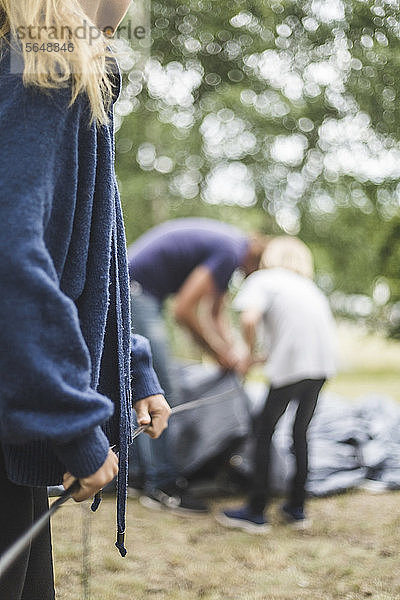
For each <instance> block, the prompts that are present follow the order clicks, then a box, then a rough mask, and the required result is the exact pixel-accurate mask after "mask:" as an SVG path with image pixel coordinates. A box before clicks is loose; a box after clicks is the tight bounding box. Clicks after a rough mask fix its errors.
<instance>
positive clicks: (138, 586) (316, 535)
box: [52, 326, 400, 600]
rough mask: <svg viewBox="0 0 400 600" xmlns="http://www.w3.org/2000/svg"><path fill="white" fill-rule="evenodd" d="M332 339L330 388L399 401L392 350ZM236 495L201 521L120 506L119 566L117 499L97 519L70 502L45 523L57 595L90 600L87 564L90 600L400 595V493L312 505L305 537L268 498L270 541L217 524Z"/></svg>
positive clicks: (398, 354) (372, 341) (60, 599)
mask: <svg viewBox="0 0 400 600" xmlns="http://www.w3.org/2000/svg"><path fill="white" fill-rule="evenodd" d="M340 341H341V360H342V368H341V371H340V373H339V375H338V376H336V377H335V378H334V379H333V380H332V381H331V382H329V384H328V386H329V389H330V390H331V391H332V392H335V393H338V394H340V395H341V396H344V397H346V398H349V399H350V400H353V399H356V398H357V397H359V396H362V395H365V394H369V393H378V394H380V395H382V394H384V395H389V396H392V397H394V398H396V399H397V400H399V401H400V373H399V365H400V346H399V345H398V344H392V343H387V342H386V341H385V340H382V339H380V338H377V337H376V336H375V337H371V336H366V335H365V334H364V333H363V332H360V331H359V330H353V329H352V328H349V327H348V326H345V327H344V326H342V327H341V328H340ZM241 500H242V499H241V498H233V499H232V498H229V499H220V498H219V499H218V498H214V499H212V500H211V511H212V512H211V514H210V515H209V516H205V517H197V518H190V519H188V518H182V517H180V518H179V517H177V516H175V515H172V514H170V513H167V512H162V513H161V512H160V513H158V512H152V511H149V510H147V509H145V508H144V507H142V506H141V505H140V504H139V503H138V502H137V500H135V499H129V501H128V510H127V547H128V555H127V556H126V557H125V558H124V559H123V558H121V557H120V556H119V553H118V551H117V549H116V548H115V547H114V541H115V537H114V536H115V500H114V498H111V497H106V498H105V499H104V500H103V503H102V504H101V506H100V508H99V510H98V511H97V513H94V514H93V513H91V511H90V509H89V504H88V503H83V505H77V504H75V503H73V502H68V503H67V504H66V505H64V506H63V507H62V508H61V510H60V511H59V512H58V513H57V514H56V515H55V516H54V519H53V523H52V526H53V536H54V537H53V539H54V555H55V572H56V585H57V600H78V599H84V600H88V598H89V595H88V594H87V593H86V594H85V593H84V583H85V582H84V581H82V572H83V571H85V567H84V562H85V560H86V563H87V560H88V557H89V559H90V563H91V564H90V571H91V573H90V577H89V580H90V588H91V593H90V599H91V600H198V599H200V600H365V599H368V598H370V599H371V600H400V570H399V568H398V548H399V545H400V544H399V542H400V539H399V537H400V534H399V531H400V510H399V508H398V507H399V494H398V492H386V493H383V494H380V495H372V494H368V493H367V492H362V491H354V492H348V493H346V494H343V495H339V496H333V497H329V498H316V499H311V500H310V501H309V504H308V512H309V515H310V517H311V518H312V519H313V526H312V528H311V530H309V531H306V532H295V531H293V530H291V529H290V528H288V527H287V526H285V525H284V524H282V523H281V522H280V520H279V518H278V515H277V513H278V510H277V509H278V506H279V502H280V501H279V500H275V501H274V502H273V504H272V505H271V507H270V511H269V516H270V518H271V521H272V525H273V528H272V532H271V534H269V535H268V536H251V535H249V534H246V533H244V532H237V531H233V530H226V529H224V528H223V527H221V526H220V525H218V523H217V522H216V521H215V519H214V514H215V513H216V512H217V511H219V510H221V508H222V507H225V506H234V505H236V504H237V503H240V501H241ZM89 533H90V535H89ZM83 546H86V547H87V549H88V553H87V554H88V557H86V559H85V560H83V558H82V547H83ZM86 570H88V565H87V564H86Z"/></svg>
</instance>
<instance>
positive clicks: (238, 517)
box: [215, 506, 271, 534]
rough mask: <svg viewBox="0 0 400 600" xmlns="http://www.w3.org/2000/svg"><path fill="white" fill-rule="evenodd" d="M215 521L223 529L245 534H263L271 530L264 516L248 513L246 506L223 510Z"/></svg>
mask: <svg viewBox="0 0 400 600" xmlns="http://www.w3.org/2000/svg"><path fill="white" fill-rule="evenodd" d="M215 518H216V520H217V521H218V523H220V525H223V526H224V527H231V528H233V529H242V530H243V531H247V533H255V534H264V533H268V532H269V531H270V529H271V527H270V525H269V523H268V521H267V520H266V519H265V518H264V515H263V514H262V513H261V514H254V513H252V512H250V510H249V509H248V507H247V506H243V508H238V509H236V510H224V511H223V512H221V513H219V514H218V515H216V517H215Z"/></svg>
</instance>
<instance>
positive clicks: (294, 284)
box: [233, 268, 336, 387]
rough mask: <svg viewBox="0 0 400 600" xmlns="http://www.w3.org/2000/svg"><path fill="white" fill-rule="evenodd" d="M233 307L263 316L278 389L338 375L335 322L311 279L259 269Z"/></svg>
mask: <svg viewBox="0 0 400 600" xmlns="http://www.w3.org/2000/svg"><path fill="white" fill-rule="evenodd" d="M233 307H234V308H235V309H236V310H239V311H244V310H247V309H250V310H251V309H255V310H257V311H260V312H261V313H262V314H263V324H264V328H262V329H264V331H262V342H263V345H264V346H265V349H266V351H267V352H268V360H267V364H266V371H267V374H268V377H269V379H270V382H271V385H273V386H274V387H281V386H283V385H288V384H290V383H294V382H296V381H301V380H302V379H321V378H323V377H330V376H331V375H333V374H334V373H335V371H336V350H335V346H336V343H335V322H334V319H333V316H332V313H331V310H330V307H329V303H328V300H327V299H326V297H325V296H324V294H323V293H322V292H321V290H320V289H319V288H318V287H317V286H316V285H315V283H314V282H313V281H311V280H310V279H307V278H305V277H302V276H301V275H298V274H297V273H294V272H293V271H289V270H287V269H280V268H279V269H278V268H276V269H262V270H260V271H256V272H255V273H253V274H252V275H250V276H249V277H248V278H247V279H246V280H245V281H244V283H243V285H242V286H241V288H240V290H239V292H238V294H237V296H236V298H235V300H234V302H233Z"/></svg>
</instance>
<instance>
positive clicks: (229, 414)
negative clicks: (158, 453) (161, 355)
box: [169, 364, 251, 474]
mask: <svg viewBox="0 0 400 600" xmlns="http://www.w3.org/2000/svg"><path fill="white" fill-rule="evenodd" d="M178 376H179V385H180V391H181V393H180V397H181V400H182V404H188V403H191V406H190V410H184V411H182V412H178V413H177V414H176V415H174V416H173V417H172V418H171V419H170V425H169V428H170V431H171V435H172V437H173V439H174V443H175V455H176V460H177V462H178V467H179V469H180V471H181V472H182V473H183V474H190V473H193V472H194V471H195V470H196V469H198V468H200V467H201V466H202V465H204V464H205V463H207V461H209V460H210V459H211V458H213V457H214V456H216V455H218V454H220V453H221V452H223V451H224V450H226V448H228V447H229V446H231V445H232V444H234V443H235V442H236V443H237V442H239V441H240V440H242V439H244V438H246V437H248V435H249V433H250V430H251V411H250V401H249V398H248V397H247V395H246V392H245V391H244V389H243V387H242V386H241V384H240V382H239V380H238V378H237V377H236V375H234V374H233V373H228V372H226V371H221V370H220V369H219V368H218V367H214V366H211V365H210V366H204V365H198V364H194V365H187V366H181V367H180V368H179V370H178ZM188 406H189V404H188Z"/></svg>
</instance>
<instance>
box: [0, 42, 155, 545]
mask: <svg viewBox="0 0 400 600" xmlns="http://www.w3.org/2000/svg"><path fill="white" fill-rule="evenodd" d="M9 65H10V60H9V51H8V46H6V45H5V44H4V45H3V47H2V48H1V59H0V131H1V146H0V147H1V150H0V152H1V159H0V381H1V383H0V441H1V444H2V450H3V453H4V458H5V463H6V468H7V473H8V476H9V478H10V480H12V481H13V482H15V483H17V484H22V485H29V486H46V485H55V484H59V483H60V482H61V481H62V476H63V473H64V472H65V471H70V472H72V473H73V474H74V475H75V476H77V477H84V476H87V475H89V474H91V473H93V472H95V471H96V470H97V469H98V468H99V467H100V466H101V465H102V464H103V462H104V460H105V458H106V455H107V452H108V448H109V445H113V444H116V445H117V449H118V450H119V466H120V472H119V486H118V489H119V494H118V510H117V515H118V516H117V520H118V536H119V537H118V543H117V546H118V547H119V549H120V551H121V553H122V554H124V553H125V549H124V547H123V532H124V529H125V502H126V481H127V449H128V444H129V442H130V438H131V432H132V414H131V402H132V401H131V392H130V377H131V372H130V368H131V366H130V349H131V343H132V348H133V358H134V360H133V362H132V367H133V375H134V379H135V389H134V399H135V400H138V399H139V398H143V397H145V396H147V395H150V394H154V393H159V392H160V391H162V390H161V388H160V386H159V384H158V381H157V378H156V376H155V374H154V371H153V370H152V365H151V359H150V356H149V346H148V343H147V341H146V340H144V339H143V338H140V337H133V338H132V339H131V333H130V314H129V310H130V304H129V279H128V269H127V259H126V247H125V234H124V226H123V220H122V213H121V206H120V198H119V193H118V188H117V183H116V177H115V172H114V135H113V110H112V108H111V109H110V112H109V117H110V123H109V124H108V125H104V126H101V127H100V128H99V129H97V128H96V124H95V123H94V124H93V125H92V126H91V127H89V126H88V121H89V103H88V99H87V96H86V95H80V96H79V97H78V99H77V100H76V102H75V103H74V104H73V106H72V107H70V108H68V103H69V101H70V94H71V92H70V89H69V88H64V89H58V90H52V91H51V92H49V93H44V92H43V91H41V90H38V89H37V88H33V87H29V88H27V87H25V86H24V85H23V84H22V77H21V75H20V74H13V73H10V67H9ZM110 67H111V69H112V71H113V77H114V83H115V95H114V102H115V100H116V99H117V97H118V95H119V92H120V72H119V69H118V66H117V64H116V62H115V64H111V63H110Z"/></svg>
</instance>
